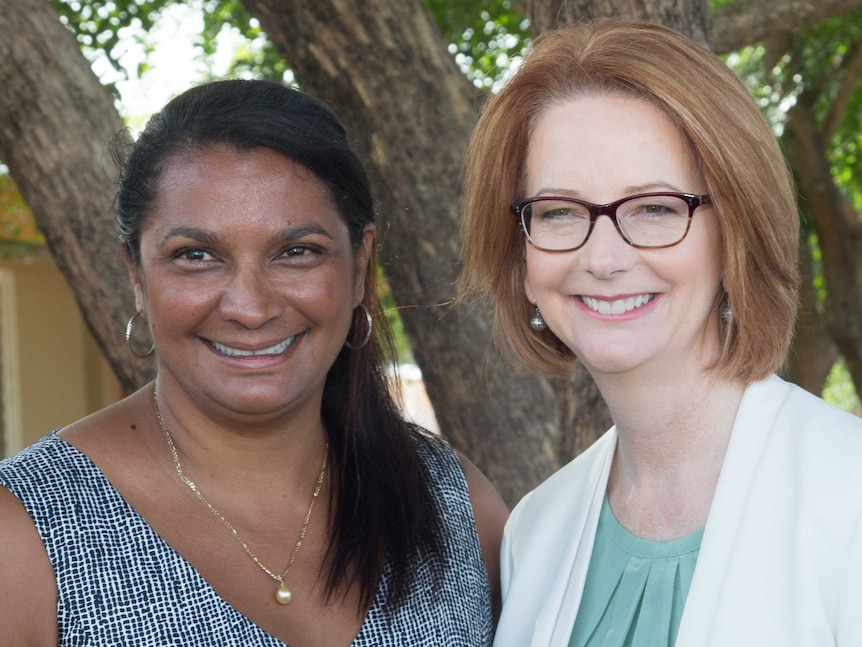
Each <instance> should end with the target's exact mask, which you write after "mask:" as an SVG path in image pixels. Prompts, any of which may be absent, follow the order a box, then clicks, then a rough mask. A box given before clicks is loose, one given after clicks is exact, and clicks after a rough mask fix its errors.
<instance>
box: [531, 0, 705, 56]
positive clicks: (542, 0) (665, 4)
mask: <svg viewBox="0 0 862 647" xmlns="http://www.w3.org/2000/svg"><path fill="white" fill-rule="evenodd" d="M527 11H528V12H529V17H530V24H531V29H532V30H533V31H534V32H535V33H538V32H541V31H544V30H545V29H549V28H551V27H555V26H557V25H561V24H564V23H566V22H569V21H572V20H584V19H589V18H600V17H613V18H622V19H625V20H650V21H653V22H659V23H662V24H664V25H667V26H668V27H673V28H674V29H676V30H677V31H679V32H682V33H683V34H686V35H687V36H688V37H689V38H693V39H694V40H696V41H698V42H699V43H701V44H702V45H704V46H709V42H710V39H709V7H708V5H707V3H706V2H705V0H638V1H637V2H634V1H626V0H528V2H527Z"/></svg>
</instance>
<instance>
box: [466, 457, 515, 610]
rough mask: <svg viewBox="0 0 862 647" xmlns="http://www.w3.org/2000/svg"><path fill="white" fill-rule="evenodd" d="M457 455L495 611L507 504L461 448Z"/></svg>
mask: <svg viewBox="0 0 862 647" xmlns="http://www.w3.org/2000/svg"><path fill="white" fill-rule="evenodd" d="M458 458H459V459H460V461H461V466H462V467H463V469H464V476H465V477H466V478H467V487H468V488H469V490H470V503H471V504H472V506H473V516H474V517H475V519H476V531H477V532H478V534H479V543H480V544H481V547H482V556H483V557H484V559H485V568H486V570H487V571H488V579H489V581H490V583H491V591H492V593H493V594H494V605H495V615H496V613H497V612H498V611H499V604H500V544H501V542H502V540H503V528H504V527H505V525H506V520H507V519H508V518H509V508H508V507H507V506H506V504H505V503H504V502H503V499H502V497H500V493H499V492H497V489H496V488H495V487H494V486H493V485H492V484H491V481H489V480H488V477H486V476H485V475H484V474H483V473H482V471H481V470H480V469H479V468H478V467H476V466H475V465H474V464H473V463H472V462H471V461H470V460H469V459H468V458H467V457H466V456H464V455H463V454H461V453H460V452H458Z"/></svg>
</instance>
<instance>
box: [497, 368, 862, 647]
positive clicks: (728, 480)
mask: <svg viewBox="0 0 862 647" xmlns="http://www.w3.org/2000/svg"><path fill="white" fill-rule="evenodd" d="M615 446H616V431H615V429H613V428H611V429H610V431H608V432H607V433H606V434H605V435H604V436H602V437H601V438H600V439H599V440H598V441H597V442H596V443H595V444H594V445H593V446H592V447H590V448H589V449H588V450H587V451H586V452H584V453H583V454H581V455H580V456H579V457H578V458H576V459H575V460H574V461H572V462H571V463H569V464H568V465H567V466H565V467H563V468H562V469H561V470H560V471H558V472H557V473H556V474H554V475H553V476H551V477H550V478H549V479H548V480H547V481H545V482H544V483H543V484H542V485H540V486H539V487H538V488H536V489H535V490H534V491H532V492H531V493H530V494H528V495H527V496H526V497H524V499H523V500H522V501H521V502H520V503H519V504H518V505H517V506H516V508H515V510H514V511H513V512H512V515H511V517H510V519H509V521H508V523H507V525H506V531H505V534H504V537H503V549H502V556H501V560H502V573H501V575H502V584H503V612H502V615H501V617H500V623H499V625H498V628H497V635H496V639H495V642H494V645H495V647H528V646H529V647H567V645H568V641H569V636H570V634H571V631H572V627H573V625H574V622H575V616H576V615H577V611H578V605H579V604H580V601H581V593H582V591H583V587H584V581H585V579H586V575H587V568H588V566H589V563H590V556H591V554H592V550H593V541H594V539H595V534H596V527H597V525H598V520H599V511H600V510H601V506H602V499H603V497H604V494H605V490H606V488H607V482H608V474H609V471H610V466H611V459H612V457H613V454H614V448H615ZM749 645H750V646H752V647H795V646H799V647H826V646H827V645H829V646H838V647H862V419H860V418H857V417H856V416H853V415H850V414H848V413H846V412H843V411H840V410H838V409H836V408H834V407H832V406H830V405H828V404H826V403H825V402H823V401H822V400H820V399H819V398H816V397H814V396H812V395H811V394H809V393H807V392H806V391H803V390H802V389H800V388H798V387H796V386H794V385H792V384H789V383H787V382H784V381H783V380H781V379H780V378H778V377H775V376H772V377H770V378H768V379H767V380H765V381H763V382H759V383H756V384H753V385H752V386H750V387H749V388H748V389H747V390H746V392H745V394H744V396H743V398H742V401H741V403H740V406H739V411H738V412H737V415H736V419H735V421H734V425H733V430H732V432H731V438H730V442H729V444H728V448H727V454H726V456H725V458H724V463H723V465H722V469H721V474H720V476H719V479H718V484H717V486H716V490H715V495H714V497H713V502H712V506H711V508H710V511H709V516H708V518H707V522H706V528H705V530H704V534H703V541H702V543H701V549H700V554H699V556H698V561H697V566H696V568H695V571H694V577H693V579H692V583H691V589H690V590H689V594H688V598H687V600H686V604H685V609H684V611H683V615H682V620H681V623H680V628H679V634H678V636H677V641H676V647H707V646H708V647H719V646H721V647H746V646H749Z"/></svg>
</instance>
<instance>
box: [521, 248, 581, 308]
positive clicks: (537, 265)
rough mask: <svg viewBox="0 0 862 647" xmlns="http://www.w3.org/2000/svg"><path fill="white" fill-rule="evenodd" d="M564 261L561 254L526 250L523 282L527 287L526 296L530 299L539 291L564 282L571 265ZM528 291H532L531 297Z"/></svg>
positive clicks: (553, 287)
mask: <svg viewBox="0 0 862 647" xmlns="http://www.w3.org/2000/svg"><path fill="white" fill-rule="evenodd" d="M565 261H566V259H564V258H562V256H561V255H557V256H552V255H548V254H544V255H541V256H540V255H539V254H538V253H536V252H535V251H532V253H531V251H528V252H527V255H526V264H527V272H526V278H525V281H524V282H525V286H526V288H527V297H528V298H530V300H531V301H532V300H533V299H534V298H535V297H536V296H538V294H540V293H541V292H544V291H547V290H554V289H557V288H559V287H560V286H561V285H562V284H563V283H565V280H566V277H567V276H568V275H569V273H570V272H571V267H570V266H569V264H568V263H566V262H565ZM530 293H532V298H531V297H530Z"/></svg>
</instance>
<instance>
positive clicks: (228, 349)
mask: <svg viewBox="0 0 862 647" xmlns="http://www.w3.org/2000/svg"><path fill="white" fill-rule="evenodd" d="M295 339H296V336H295V335H294V336H293V337H288V338H287V339H285V340H282V341H280V342H278V343H277V344H273V345H272V346H269V347H268V348H261V349H260V350H243V349H241V348H233V347H232V346H226V345H225V344H220V343H218V342H217V341H210V342H209V344H210V345H211V346H212V347H213V348H215V349H216V350H217V351H219V352H220V353H224V354H225V355H227V356H228V357H261V356H267V355H281V354H282V353H283V352H284V351H286V350H287V349H288V348H290V346H291V345H292V344H293V341H294V340H295Z"/></svg>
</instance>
